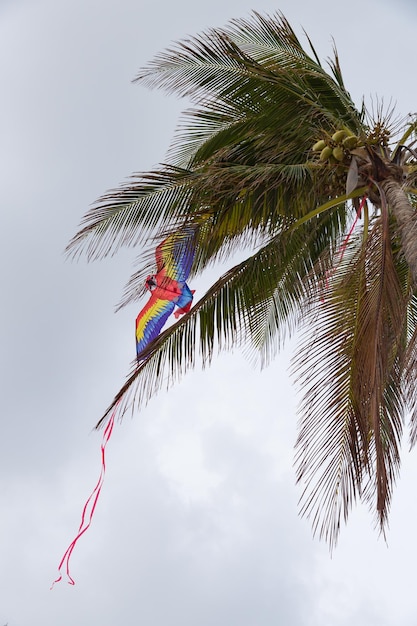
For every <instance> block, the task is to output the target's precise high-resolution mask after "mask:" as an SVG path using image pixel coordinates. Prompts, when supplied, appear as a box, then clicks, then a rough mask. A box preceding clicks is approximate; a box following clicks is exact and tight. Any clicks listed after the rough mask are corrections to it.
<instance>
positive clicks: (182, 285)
mask: <svg viewBox="0 0 417 626" xmlns="http://www.w3.org/2000/svg"><path fill="white" fill-rule="evenodd" d="M155 256H156V267H157V273H156V274H154V275H153V276H148V278H147V279H146V283H145V285H146V288H147V289H149V291H150V292H151V297H150V300H149V301H148V303H147V304H146V305H145V306H144V308H143V309H142V310H141V312H140V313H139V315H138V316H137V318H136V355H137V358H138V361H140V355H141V353H142V352H143V350H144V349H145V348H146V346H147V345H148V344H149V343H150V342H151V341H152V340H153V339H155V337H157V336H158V335H159V333H160V332H161V329H162V327H163V326H164V324H165V322H166V321H167V319H168V317H169V316H170V315H171V313H172V312H173V311H174V309H175V307H178V308H177V310H176V311H175V312H174V316H175V317H176V318H178V317H179V316H180V315H183V314H184V313H188V311H189V310H190V308H191V304H192V301H193V293H194V291H191V289H190V288H189V287H188V285H187V283H186V282H185V281H186V280H187V278H188V275H189V273H190V270H191V265H192V263H193V259H194V247H193V246H192V245H191V241H190V237H184V236H182V237H181V236H178V235H175V234H173V235H169V236H168V237H167V238H166V239H165V240H164V241H163V242H162V243H161V244H159V246H158V247H157V249H156V254H155Z"/></svg>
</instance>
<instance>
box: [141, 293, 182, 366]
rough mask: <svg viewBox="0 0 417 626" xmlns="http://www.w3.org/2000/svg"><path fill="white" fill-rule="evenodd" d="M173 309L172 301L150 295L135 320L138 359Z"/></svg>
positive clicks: (173, 303)
mask: <svg viewBox="0 0 417 626" xmlns="http://www.w3.org/2000/svg"><path fill="white" fill-rule="evenodd" d="M174 308H175V302H174V301H173V300H161V299H160V298H158V297H157V295H156V294H154V293H153V294H152V296H151V298H150V299H149V301H148V303H147V304H146V305H145V306H144V307H143V309H142V310H141V312H140V313H139V315H138V316H137V318H136V355H137V357H138V358H139V355H140V353H141V352H142V351H143V350H144V349H145V348H146V346H147V345H149V343H150V342H151V341H152V340H153V339H155V337H157V336H158V335H159V333H160V332H161V329H162V327H163V326H164V324H165V322H166V321H167V319H168V317H169V316H170V315H171V313H172V311H173V310H174Z"/></svg>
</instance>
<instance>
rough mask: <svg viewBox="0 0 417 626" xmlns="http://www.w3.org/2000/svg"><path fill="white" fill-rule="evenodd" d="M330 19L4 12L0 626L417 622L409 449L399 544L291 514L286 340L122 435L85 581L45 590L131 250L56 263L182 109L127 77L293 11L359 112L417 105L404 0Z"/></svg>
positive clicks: (81, 552) (71, 9) (70, 6)
mask: <svg viewBox="0 0 417 626" xmlns="http://www.w3.org/2000/svg"><path fill="white" fill-rule="evenodd" d="M338 6H339V5H337V4H336V3H334V2H330V1H329V0H316V1H315V2H311V1H310V0H302V1H297V0H282V1H281V2H280V3H275V2H269V1H266V0H265V1H263V2H262V1H261V2H259V3H257V4H256V6H255V5H254V4H253V3H251V2H249V1H247V0H239V1H238V0H229V2H227V3H225V2H224V1H220V0H212V1H211V2H210V3H204V4H202V3H197V2H190V0H177V1H176V2H167V0H164V1H163V2H162V3H156V2H148V1H147V2H143V1H140V0H135V1H133V0H118V1H117V2H115V1H114V2H110V1H109V0H71V1H70V0H0V76H1V92H2V96H1V99H0V111H1V115H0V126H1V128H0V137H1V141H0V166H1V167H0V183H1V184H0V206H1V220H2V229H1V232H2V235H1V236H2V245H1V246H0V259H1V267H2V274H1V276H2V307H1V309H0V322H1V323H0V333H1V345H2V351H1V361H0V363H1V378H2V409H3V410H2V414H1V425H2V437H1V438H0V502H1V516H0V625H1V626H2V625H3V624H6V623H7V624H8V626H29V625H30V626H40V625H42V626H57V625H59V626H70V625H71V626H73V625H74V624H78V625H79V626H90V625H91V624H100V626H114V624H116V623H117V624H123V625H124V626H131V625H132V626H133V625H135V626H136V625H137V624H144V625H146V626H177V625H178V626H179V625H181V626H195V625H196V624H198V625H199V626H214V625H216V626H231V625H234V624H238V625H239V626H276V625H277V624H283V625H287V624H291V626H347V625H348V624H349V625H350V624H352V623H355V624H356V626H373V625H374V624H375V625H376V624H378V626H391V625H392V626H394V624H395V625H397V624H401V625H402V626H409V625H410V626H411V625H413V626H414V624H415V613H416V606H415V605H416V601H415V592H414V586H415V585H414V567H413V562H414V561H415V558H416V556H417V541H416V538H415V518H416V513H417V504H416V501H415V498H414V493H415V484H416V480H417V453H416V451H414V452H413V451H411V453H409V451H408V442H407V438H406V437H405V438H404V443H403V453H404V455H403V466H402V472H401V477H400V479H399V481H398V485H397V489H396V491H395V494H394V499H393V503H392V508H391V515H390V528H389V531H388V533H387V537H386V541H384V539H383V538H382V537H380V536H379V534H378V532H377V531H375V529H374V520H373V517H372V515H371V514H370V513H369V511H368V510H367V509H366V508H365V507H363V506H357V507H355V508H354V510H353V511H352V514H351V516H350V519H349V523H348V525H347V527H346V528H343V529H342V533H341V537H340V540H339V544H338V547H337V548H336V550H335V552H334V553H333V555H330V554H329V551H328V548H327V546H326V545H325V544H324V543H322V542H320V541H319V540H318V539H317V538H314V537H313V536H312V532H311V527H310V523H309V521H308V520H306V519H302V518H300V517H299V515H298V509H297V501H298V498H299V496H300V489H299V487H298V486H297V485H296V484H295V472H294V467H293V446H294V441H295V437H296V424H297V402H298V398H297V395H296V390H295V389H294V386H293V383H292V381H291V378H290V376H289V374H288V368H289V365H290V362H291V355H292V350H293V348H294V346H295V340H292V341H291V342H289V343H288V345H287V346H286V349H285V351H284V352H283V353H282V354H281V355H280V356H279V357H277V359H276V360H275V361H274V363H273V364H272V365H271V366H270V367H269V368H268V369H266V370H264V371H262V372H260V371H259V370H257V369H256V368H254V367H253V364H251V363H250V362H248V361H247V360H246V359H245V358H244V356H243V355H242V354H240V353H239V352H237V351H236V352H234V353H231V354H227V355H226V354H225V355H220V356H219V357H218V358H216V359H215V360H214V362H213V365H212V367H211V368H210V369H207V370H205V371H204V372H201V371H199V370H196V371H194V372H192V373H190V374H188V375H187V376H186V378H184V379H183V380H182V381H181V383H180V384H178V385H176V386H175V387H173V388H172V389H171V390H170V391H169V392H168V393H165V392H163V393H161V394H160V395H159V396H158V397H156V398H154V399H153V400H152V401H151V402H150V403H149V405H148V406H147V407H146V408H145V409H143V410H141V411H140V413H137V414H135V415H134V416H133V419H130V417H127V418H126V419H125V421H124V422H123V423H122V424H120V425H117V426H116V427H115V431H114V433H113V437H112V439H111V441H110V442H109V444H108V447H107V474H106V478H105V483H104V487H103V490H102V493H101V497H100V500H99V503H98V506H97V509H96V512H95V517H94V521H93V524H92V526H91V528H90V529H89V531H88V532H87V533H86V534H85V535H84V536H83V538H82V539H81V540H80V541H79V543H78V545H77V547H76V549H75V551H74V553H73V557H72V561H71V572H72V576H73V577H74V579H75V582H76V584H75V586H70V585H67V584H66V583H65V582H61V583H59V584H58V585H56V586H55V587H54V589H53V590H52V591H50V586H51V582H52V581H53V580H54V578H56V576H57V565H58V563H59V561H60V558H61V556H62V554H63V552H64V550H65V549H66V547H67V545H68V544H69V542H70V541H71V540H72V538H73V537H74V535H75V533H76V530H77V528H78V525H79V522H80V515H81V511H82V507H83V505H84V502H85V500H86V498H87V497H88V495H89V493H90V491H91V489H92V488H93V487H94V485H95V483H96V480H97V478H98V474H99V471H100V443H101V434H100V433H96V432H95V431H93V430H92V428H93V426H94V424H95V423H96V421H97V419H98V418H99V417H100V416H101V414H102V413H103V411H104V409H105V408H106V407H107V405H108V404H109V402H110V401H111V399H112V398H113V396H114V394H115V393H116V391H117V390H118V389H119V387H120V386H121V384H122V383H123V382H124V380H125V376H126V375H127V373H128V371H129V370H130V363H131V361H132V358H133V357H134V351H135V347H134V333H133V329H134V320H135V317H136V315H137V312H138V311H137V309H136V305H131V306H128V307H126V308H124V309H123V310H121V311H120V312H118V313H117V314H115V313H114V308H115V305H116V304H117V302H118V301H119V299H120V297H121V295H122V293H123V287H124V285H125V283H126V282H127V280H128V278H129V276H130V274H131V272H132V269H133V268H134V260H135V257H136V256H137V252H138V251H135V250H129V249H126V250H123V251H121V252H120V253H119V254H118V255H117V256H116V257H113V258H111V259H106V260H104V261H100V262H95V263H87V262H86V260H85V259H83V258H82V259H81V260H79V261H78V262H71V261H69V260H68V259H66V258H65V255H64V249H65V246H66V244H67V242H68V240H69V239H70V238H71V236H72V235H73V234H74V233H75V231H76V229H77V227H78V225H79V223H80V220H81V218H82V216H83V214H84V212H85V211H86V210H87V209H88V207H89V206H90V205H91V204H92V203H93V202H94V201H95V200H96V199H97V198H98V197H99V196H100V195H101V194H103V193H104V192H105V191H106V190H108V189H111V188H115V187H117V186H118V185H119V184H120V183H122V182H123V181H125V180H126V178H127V177H128V176H129V175H130V174H131V173H133V172H140V171H146V170H149V169H151V168H152V167H154V166H155V165H156V164H157V163H158V162H160V161H163V159H164V155H165V154H166V151H167V149H168V148H169V144H170V141H171V139H172V136H173V133H174V131H175V127H176V124H177V122H178V118H179V115H180V112H181V111H182V110H184V109H185V108H186V107H187V103H186V102H184V101H180V100H178V99H176V98H175V97H172V96H167V95H164V94H162V93H159V92H152V91H148V90H146V89H145V88H144V87H141V86H139V85H134V84H132V82H131V81H132V79H133V78H134V76H135V74H136V73H137V72H138V70H139V69H140V68H141V67H142V66H143V65H145V64H146V63H147V62H148V61H150V60H151V59H152V58H153V56H154V55H155V54H156V53H158V52H160V51H162V50H163V49H165V48H166V47H168V46H169V45H170V44H171V43H172V42H174V41H176V40H179V39H181V38H183V37H186V36H189V35H194V34H198V33H200V32H202V31H204V30H206V29H207V28H208V27H211V26H223V25H224V24H226V22H227V21H228V20H229V19H231V18H233V17H247V16H248V15H249V13H250V11H251V10H252V9H254V8H256V10H257V11H259V12H263V13H273V12H274V11H276V10H280V11H282V12H283V13H284V15H285V16H286V17H287V18H288V19H289V21H290V23H291V24H292V25H293V27H294V28H295V29H296V31H297V33H298V34H299V36H300V38H302V37H303V29H305V30H306V31H307V32H308V34H309V36H310V37H311V39H312V41H313V42H314V44H315V47H316V48H317V50H318V52H319V54H320V56H321V58H323V59H326V58H327V57H329V56H330V55H331V53H332V46H333V39H332V38H334V40H335V41H336V43H337V47H338V51H339V56H340V61H341V65H342V69H343V73H344V78H345V82H346V85H347V86H348V89H349V91H350V92H351V94H352V96H353V98H354V99H355V101H356V102H357V103H358V105H359V104H360V102H361V98H362V95H364V96H365V98H366V100H367V102H371V101H372V100H375V97H376V95H377V94H378V95H379V96H380V97H382V98H383V99H384V101H385V102H386V103H389V102H393V103H395V104H396V106H397V110H398V112H399V113H401V114H402V115H406V114H408V113H413V112H415V111H416V109H417V98H416V95H417V94H416V91H415V88H414V87H413V85H414V82H413V80H412V78H413V71H412V69H413V64H412V61H411V59H414V56H415V50H414V41H415V30H416V22H417V10H416V8H415V6H414V4H413V2H411V1H409V2H407V1H406V0H402V1H401V2H395V3H394V2H388V0H385V1H384V0H383V1H379V2H374V1H372V0H361V1H360V0H351V1H350V2H349V3H347V4H346V5H345V4H344V5H343V15H342V14H338V13H337V12H336V11H337V9H336V8H335V7H338ZM410 78H411V80H410ZM220 271H221V268H217V269H212V270H210V273H208V274H207V275H203V276H201V277H198V278H197V279H195V284H193V285H192V288H194V289H196V297H198V295H199V294H200V295H201V294H203V293H204V290H205V289H206V288H207V287H208V285H209V284H210V283H211V282H213V280H215V278H216V277H217V276H218V273H219V272H220Z"/></svg>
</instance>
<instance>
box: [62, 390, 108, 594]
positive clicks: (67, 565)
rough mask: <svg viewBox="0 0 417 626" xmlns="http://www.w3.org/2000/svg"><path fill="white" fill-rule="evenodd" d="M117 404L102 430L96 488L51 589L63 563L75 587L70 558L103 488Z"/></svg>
mask: <svg viewBox="0 0 417 626" xmlns="http://www.w3.org/2000/svg"><path fill="white" fill-rule="evenodd" d="M118 404H119V403H118V402H117V403H116V405H115V407H114V409H113V412H112V414H111V416H110V419H109V421H108V423H107V426H106V428H105V429H104V433H103V439H102V442H101V471H100V476H99V479H98V481H97V484H96V486H95V487H94V489H93V491H92V492H91V494H90V496H89V497H88V499H87V501H86V503H85V505H84V508H83V512H82V514H81V523H80V527H79V529H78V533H77V535H76V536H75V538H74V539H73V540H72V541H71V543H70V544H69V546H68V548H67V549H66V550H65V552H64V555H63V557H62V559H61V561H60V563H59V565H58V572H59V576H58V578H57V579H56V580H54V582H53V583H52V585H51V589H52V588H53V587H54V585H55V583H58V582H60V581H61V580H62V571H61V570H62V568H63V566H64V563H65V573H66V575H67V578H68V581H67V582H68V584H69V585H75V581H74V579H73V578H72V576H71V574H70V558H71V555H72V552H73V550H74V548H75V545H76V543H77V541H78V540H79V538H80V537H81V536H82V535H83V534H84V533H85V532H86V531H87V530H88V529H89V528H90V525H91V522H92V519H93V515H94V511H95V508H96V505H97V501H98V498H99V496H100V492H101V488H102V486H103V482H104V475H105V473H106V453H105V450H106V445H107V443H108V441H109V439H110V437H111V434H112V432H113V427H114V418H115V414H116V409H117V405H118Z"/></svg>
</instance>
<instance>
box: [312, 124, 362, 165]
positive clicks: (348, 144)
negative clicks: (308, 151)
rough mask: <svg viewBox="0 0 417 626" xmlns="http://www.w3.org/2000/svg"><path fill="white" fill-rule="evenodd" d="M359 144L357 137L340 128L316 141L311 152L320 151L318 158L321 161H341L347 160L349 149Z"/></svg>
mask: <svg viewBox="0 0 417 626" xmlns="http://www.w3.org/2000/svg"><path fill="white" fill-rule="evenodd" d="M359 145H360V143H359V137H357V136H356V135H354V134H353V133H351V132H350V131H348V130H346V129H344V128H342V129H340V130H337V131H336V132H335V133H334V134H333V135H332V136H331V137H330V136H329V137H326V138H325V139H320V140H319V141H317V142H316V143H315V144H314V146H313V152H319V153H320V156H319V159H320V161H322V162H323V163H325V162H326V161H330V162H333V163H335V162H339V163H342V162H343V161H348V160H349V153H350V151H351V150H353V149H354V148H357V147H358V146H359Z"/></svg>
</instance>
